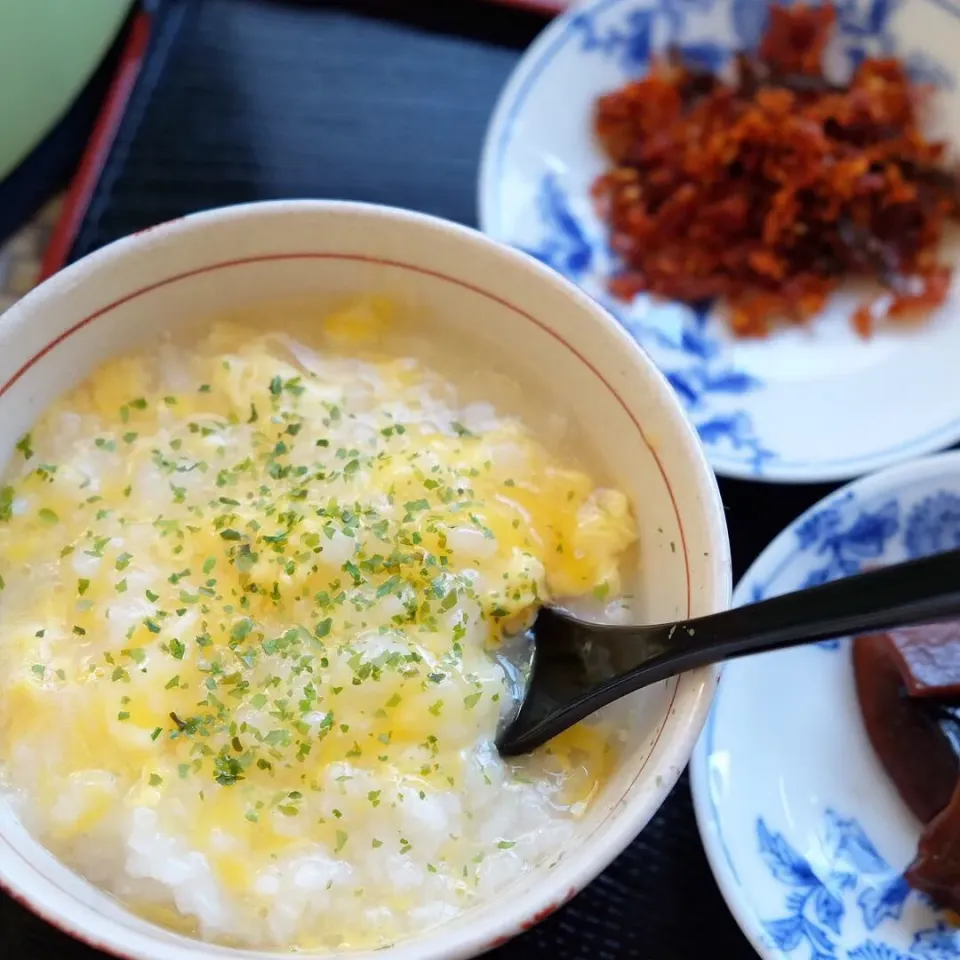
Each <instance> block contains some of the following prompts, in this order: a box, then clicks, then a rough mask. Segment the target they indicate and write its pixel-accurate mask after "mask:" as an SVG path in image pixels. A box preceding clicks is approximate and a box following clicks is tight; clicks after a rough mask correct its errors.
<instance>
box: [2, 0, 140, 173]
mask: <svg viewBox="0 0 960 960" xmlns="http://www.w3.org/2000/svg"><path fill="white" fill-rule="evenodd" d="M131 5H132V0H0V179H3V178H4V177H5V176H6V175H7V174H8V173H9V172H10V171H11V170H12V169H13V168H14V167H15V166H16V165H17V164H18V163H20V161H21V160H23V158H24V157H26V156H27V154H28V153H30V151H31V150H32V149H33V148H34V147H35V146H36V145H37V144H38V143H39V142H40V141H41V140H42V139H43V138H44V136H45V135H46V134H47V133H48V132H49V131H50V130H51V129H52V128H53V126H54V125H55V124H56V122H57V121H58V120H59V119H60V117H61V116H62V115H63V114H64V112H65V111H66V110H67V108H68V107H69V106H70V104H71V103H72V102H73V100H74V99H75V98H76V96H77V94H78V93H79V92H80V91H81V90H82V89H83V86H84V84H85V83H86V82H87V80H88V79H89V78H90V76H91V75H92V73H93V72H94V70H96V68H97V66H98V64H99V63H100V61H101V60H102V59H103V57H104V54H105V53H106V52H107V49H108V48H109V46H110V44H111V42H112V41H113V39H114V37H116V35H117V32H118V31H119V29H120V26H121V24H122V23H123V21H124V18H125V17H126V15H127V11H128V10H129V9H130V7H131Z"/></svg>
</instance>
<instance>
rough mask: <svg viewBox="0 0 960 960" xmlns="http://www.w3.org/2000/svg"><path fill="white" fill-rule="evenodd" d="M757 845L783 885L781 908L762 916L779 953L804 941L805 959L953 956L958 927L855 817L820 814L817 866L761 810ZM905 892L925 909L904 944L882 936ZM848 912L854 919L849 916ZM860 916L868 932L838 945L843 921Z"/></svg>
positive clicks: (940, 959)
mask: <svg viewBox="0 0 960 960" xmlns="http://www.w3.org/2000/svg"><path fill="white" fill-rule="evenodd" d="M756 829H757V846H758V849H759V853H760V856H761V857H762V858H763V861H764V863H765V864H766V866H767V868H768V870H769V871H770V874H771V876H772V877H773V878H774V879H775V880H777V881H778V882H779V883H780V884H782V885H783V886H784V887H786V888H787V893H786V896H785V898H784V908H783V911H782V912H781V913H780V914H779V915H778V916H777V917H776V918H775V919H772V920H766V921H764V924H763V926H764V930H765V931H766V933H767V935H768V936H769V938H770V940H771V941H772V943H773V944H774V945H775V946H776V947H777V949H778V950H780V951H781V952H782V953H784V954H787V955H791V954H793V953H795V952H797V951H800V950H802V949H803V948H805V951H804V953H803V954H801V955H804V956H808V957H810V958H811V960H836V958H838V957H842V956H846V957H847V958H849V960H957V958H960V932H958V931H957V930H956V929H955V928H953V927H951V926H950V925H948V924H947V923H946V922H945V921H944V920H943V919H942V916H941V915H940V914H938V913H937V911H935V910H934V908H933V907H932V906H931V905H930V903H929V901H928V900H927V899H926V898H925V897H923V896H922V895H921V894H918V893H916V892H914V891H912V890H911V889H910V888H909V887H908V886H907V884H906V883H905V881H904V880H903V878H902V877H901V876H899V875H898V874H897V873H895V872H894V871H893V870H892V869H891V867H890V865H889V864H888V863H887V861H886V860H885V859H884V858H883V857H882V856H881V855H880V854H879V853H878V851H877V849H876V847H875V846H874V844H873V843H872V842H871V840H870V838H869V837H868V835H867V833H866V831H865V830H864V829H863V827H862V826H861V825H860V823H859V822H858V821H857V820H856V819H855V818H853V817H844V816H841V815H840V814H838V813H837V812H836V811H834V810H830V809H828V810H827V811H826V812H825V814H824V821H823V829H822V831H821V837H820V838H819V839H820V845H819V849H818V851H817V866H816V867H815V866H814V865H813V863H812V862H811V861H810V860H808V859H807V858H806V857H804V856H802V855H801V854H800V853H798V852H797V851H796V850H795V849H794V848H793V847H792V846H791V845H790V844H789V843H788V842H787V841H786V840H785V839H784V838H783V836H782V835H781V834H779V833H777V832H775V831H774V830H772V829H771V828H770V827H769V826H768V825H767V823H766V822H765V821H764V819H763V818H762V817H760V818H758V819H757V826H756ZM908 900H916V901H918V906H919V907H921V908H922V909H926V910H928V911H930V912H931V915H932V917H933V920H932V921H931V923H932V925H931V926H930V927H929V928H925V929H922V930H920V931H919V932H918V933H916V934H914V935H913V939H912V942H911V943H910V945H909V948H908V950H907V952H903V951H902V950H900V949H897V948H895V947H893V946H891V945H890V944H889V943H887V942H884V941H883V940H882V939H880V937H881V935H882V932H883V931H882V928H883V925H884V924H885V923H886V922H887V921H888V920H893V921H896V920H899V918H900V916H901V914H902V912H903V909H904V906H905V904H906V903H907V901H908ZM851 918H852V919H851ZM848 919H849V920H850V926H851V928H853V927H855V926H856V924H857V923H858V922H859V923H860V924H862V926H863V927H864V929H865V930H866V931H867V932H868V933H869V934H870V936H869V937H868V938H867V939H864V940H863V941H862V942H860V943H859V944H858V945H857V946H855V947H853V948H852V949H849V950H845V951H844V952H843V953H841V952H838V951H839V950H840V949H841V947H840V944H841V943H843V942H849V941H844V940H843V933H844V925H845V923H847V921H848Z"/></svg>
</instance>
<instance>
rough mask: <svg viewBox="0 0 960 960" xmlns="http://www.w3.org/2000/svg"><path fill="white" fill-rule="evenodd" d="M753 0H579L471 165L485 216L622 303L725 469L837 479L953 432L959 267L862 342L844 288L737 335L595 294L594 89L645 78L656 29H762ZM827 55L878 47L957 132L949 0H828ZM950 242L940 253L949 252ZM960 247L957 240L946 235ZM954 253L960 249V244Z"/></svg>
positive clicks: (602, 258) (731, 39)
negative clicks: (761, 330)
mask: <svg viewBox="0 0 960 960" xmlns="http://www.w3.org/2000/svg"><path fill="white" fill-rule="evenodd" d="M767 6H768V0H594V2H592V3H587V4H586V5H584V6H578V7H575V8H574V9H573V10H571V11H568V12H567V13H566V14H564V15H563V16H561V17H559V18H558V19H557V20H555V21H554V22H553V24H551V26H550V27H548V28H547V30H546V31H544V33H543V34H542V35H541V36H540V37H539V38H538V40H537V41H536V43H534V44H533V46H532V47H531V48H530V50H529V51H528V52H527V54H526V55H525V56H524V58H523V59H522V60H521V62H520V64H519V66H518V67H517V69H516V71H515V73H514V75H513V77H512V78H511V79H510V81H509V83H508V84H507V86H506V88H505V89H504V91H503V93H502V95H501V98H500V102H499V104H498V105H497V108H496V111H495V113H494V115H493V118H492V120H491V124H490V127H489V130H488V132H487V139H486V143H485V146H484V154H483V160H482V165H481V173H480V185H479V203H480V211H479V213H480V224H481V227H482V228H483V230H485V231H486V232H487V233H489V234H492V235H493V236H494V237H496V238H497V239H500V240H504V241H507V242H509V243H512V244H515V245H517V246H519V247H522V248H524V249H526V250H528V251H529V252H531V253H532V254H534V255H535V256H537V257H539V258H540V259H541V260H543V261H545V262H546V263H548V264H550V265H551V266H553V267H555V268H556V269H557V270H559V271H560V272H562V273H564V274H566V275H567V276H568V277H571V278H572V279H574V280H576V281H577V282H578V283H579V284H581V285H582V286H583V287H584V288H585V289H586V290H587V291H588V292H589V293H591V294H592V295H593V296H595V297H596V298H597V299H598V300H600V301H601V302H602V303H603V304H604V305H605V306H606V307H607V308H608V309H610V310H611V311H612V312H613V313H614V314H615V315H616V316H617V317H619V318H620V320H621V321H622V323H623V324H624V326H626V327H627V328H628V329H629V330H630V331H631V332H632V333H633V334H634V335H635V336H636V338H637V340H638V341H639V342H640V343H641V344H642V345H643V346H644V347H645V348H646V349H647V351H648V352H649V353H650V355H651V356H652V357H653V359H654V360H655V362H656V363H657V364H658V365H659V366H660V368H661V369H662V370H663V371H664V372H665V373H666V375H667V377H668V378H669V379H670V381H671V383H672V384H673V386H674V388H675V389H676V390H677V392H678V393H679V395H680V397H681V398H682V399H683V401H684V403H685V405H686V407H687V410H688V412H689V414H690V416H691V418H692V420H693V421H694V423H695V424H696V426H697V428H698V429H699V431H700V437H701V439H702V440H703V442H704V444H705V445H706V448H707V452H708V456H709V457H710V461H711V463H712V464H713V467H714V469H715V470H716V471H717V472H718V473H720V474H723V475H725V476H734V477H747V478H759V479H766V480H779V481H814V480H837V479H846V478H848V477H853V476H857V475H860V474H864V473H867V472H869V471H871V470H875V469H878V468H880V467H883V466H887V465H889V464H890V463H894V462H897V461H901V460H907V459H909V458H910V457H914V456H917V455H919V454H922V453H928V452H931V451H933V450H937V449H942V448H943V447H947V446H950V445H951V444H953V443H955V442H956V441H957V440H960V380H958V378H957V377H956V374H955V369H956V361H955V358H956V357H958V356H960V282H958V283H956V284H955V285H954V290H953V293H952V296H951V298H950V299H949V301H948V303H947V304H946V305H945V306H944V307H943V308H942V309H941V310H940V311H939V312H938V313H937V314H936V315H935V316H934V317H932V318H931V319H930V320H929V322H927V323H926V324H924V325H922V326H919V327H916V328H912V329H902V328H901V329H891V330H885V331H882V332H880V333H878V334H877V335H875V336H874V337H873V339H872V340H870V341H869V342H866V343H865V342H864V341H862V340H861V339H860V338H859V337H857V335H856V334H855V333H854V332H853V331H852V329H851V327H850V323H849V319H850V316H851V313H852V311H853V307H854V305H855V304H856V302H857V299H856V297H854V296H853V295H850V294H847V295H842V296H838V297H837V298H836V301H835V302H833V303H832V304H831V305H830V306H829V307H828V309H827V310H825V311H824V313H823V315H822V316H821V317H820V318H818V320H817V322H816V323H815V324H813V325H812V326H811V327H810V328H809V329H789V330H782V331H779V332H777V333H775V334H774V335H772V336H771V337H769V338H768V339H765V340H761V341H756V340H754V341H742V340H741V341H734V340H733V339H732V338H731V337H730V335H729V334H728V333H727V332H726V330H725V329H724V327H723V325H722V324H721V323H720V322H719V321H718V320H717V318H716V317H713V316H711V315H710V314H709V312H705V311H703V312H697V311H694V310H691V309H689V308H687V307H683V306H680V305H674V304H664V303H663V302H652V301H651V300H650V298H648V297H639V298H637V300H636V301H634V302H633V303H632V304H630V305H627V304H624V303H622V302H617V301H614V300H613V299H612V298H611V297H609V296H608V295H607V293H606V283H605V278H606V277H607V276H608V275H609V273H610V271H611V270H612V269H613V268H614V266H615V264H614V260H613V258H612V257H611V255H610V252H609V250H608V248H607V244H606V241H605V239H604V231H603V228H602V226H601V224H600V223H599V221H598V219H597V217H596V216H595V214H594V211H593V207H592V205H591V202H590V199H589V188H590V185H591V183H592V182H593V180H594V178H595V177H596V175H597V174H599V173H600V172H601V171H602V170H603V168H604V159H603V157H602V155H601V153H600V151H599V149H598V147H597V146H596V144H595V142H594V139H593V136H592V123H591V118H592V110H593V104H594V102H595V101H596V98H597V97H598V96H599V95H601V94H602V93H605V92H607V91H610V90H613V89H615V88H616V87H618V86H620V85H622V84H623V83H624V82H625V81H626V80H627V79H629V78H631V77H636V76H638V75H642V74H643V73H644V72H645V70H646V69H647V66H648V63H649V60H650V55H651V52H653V51H655V50H658V49H662V48H663V47H664V46H666V45H667V44H670V43H674V44H676V45H677V46H679V47H680V48H681V49H682V50H683V51H685V52H686V53H687V54H688V55H691V56H694V57H695V58H696V60H697V62H700V63H703V62H706V63H708V64H713V65H716V66H718V67H719V66H722V65H723V64H724V62H725V61H726V60H727V59H728V57H729V56H730V54H731V52H732V51H734V50H739V49H744V48H748V47H751V46H753V45H754V44H755V43H756V41H757V39H758V37H759V36H760V34H761V33H762V30H763V27H764V22H765V17H766V10H767ZM836 6H837V7H838V10H839V13H840V17H839V34H838V42H837V44H836V50H835V51H834V55H833V59H834V60H835V64H834V66H835V68H836V70H837V71H838V72H842V71H847V72H849V71H850V69H851V68H852V66H853V65H854V64H855V63H856V62H857V61H858V59H859V58H862V57H863V56H864V55H867V54H884V55H886V54H893V55H896V56H899V57H900V58H901V59H902V60H904V61H905V62H906V63H907V65H908V66H909V68H910V69H911V71H912V72H913V74H914V75H915V77H916V78H917V79H918V80H921V81H924V82H929V83H933V84H935V85H937V86H938V87H939V88H940V96H939V97H937V98H936V100H935V103H936V106H937V112H936V115H935V116H934V117H932V118H931V120H932V122H933V125H934V127H935V130H934V131H933V132H934V133H935V134H936V135H938V136H944V137H946V138H948V139H951V140H953V141H955V142H957V143H958V144H960V60H958V57H957V53H956V51H957V50H960V0H836ZM952 252H953V251H949V252H948V254H947V255H948V256H951V255H952ZM958 253H960V250H958ZM957 259H960V257H958V258H957Z"/></svg>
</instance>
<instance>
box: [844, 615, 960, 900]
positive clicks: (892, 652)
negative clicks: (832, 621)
mask: <svg viewBox="0 0 960 960" xmlns="http://www.w3.org/2000/svg"><path fill="white" fill-rule="evenodd" d="M853 670H854V678H855V682H856V688H857V698H858V700H859V703H860V710H861V713H862V715H863V720H864V725H865V726H866V730H867V736H868V737H869V739H870V743H871V744H872V746H873V748H874V751H875V752H876V754H877V757H878V758H879V760H880V762H881V764H882V765H883V767H884V769H885V770H886V772H887V775H888V776H889V777H890V780H891V781H892V782H893V784H894V786H895V787H896V788H897V791H898V792H899V794H900V796H901V797H902V798H903V801H904V802H905V803H906V804H907V806H908V807H909V808H910V809H911V810H912V811H913V813H914V814H915V815H916V817H917V818H918V819H919V820H920V821H921V823H922V824H923V832H922V834H921V837H920V844H919V848H918V850H917V855H916V857H915V858H914V861H913V863H912V864H911V865H910V867H909V868H908V870H907V873H906V879H907V882H908V883H909V884H910V885H911V886H912V887H914V888H915V889H917V890H921V891H923V892H924V893H926V894H928V895H929V896H931V897H932V898H933V899H934V900H936V901H937V902H938V903H940V904H941V905H942V906H944V907H948V908H949V909H951V910H953V911H954V912H960V760H958V754H957V743H958V730H960V711H958V709H957V707H958V705H960V624H958V623H947V624H934V625H932V626H925V627H910V628H906V629H901V630H892V631H890V632H889V633H880V634H870V635H867V636H862V637H857V638H856V640H855V641H854V644H853Z"/></svg>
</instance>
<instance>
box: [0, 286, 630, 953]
mask: <svg viewBox="0 0 960 960" xmlns="http://www.w3.org/2000/svg"><path fill="white" fill-rule="evenodd" d="M388 313H389V310H388V309H387V305H385V304H383V303H381V302H379V301H375V300H371V301H364V302H361V303H358V304H355V305H353V306H350V307H348V308H346V309H344V310H342V311H340V312H338V313H335V314H333V315H332V316H329V317H327V318H326V319H325V321H324V324H323V326H324V332H323V334H322V335H321V336H320V337H319V339H318V343H317V344H315V345H314V347H313V348H308V347H307V346H306V345H305V344H304V342H302V341H301V340H299V339H294V338H293V337H292V336H284V335H278V334H276V333H264V332H263V330H262V329H254V328H251V327H249V326H245V325H242V324H237V323H231V322H223V323H218V324H216V325H215V326H214V327H213V328H212V329H211V332H210V333H209V335H208V336H206V337H205V339H203V340H202V341H201V342H200V343H198V344H194V345H192V346H191V347H190V348H189V349H188V348H186V347H182V346H177V345H173V344H167V345H164V346H163V348H162V349H159V350H155V351H153V352H151V353H144V354H142V355H138V356H130V357H124V358H121V359H118V360H115V361H112V362H109V363H107V364H106V365H105V366H103V367H101V368H100V369H99V370H97V371H96V372H95V373H94V374H93V375H92V376H91V377H90V378H89V379H88V380H87V381H86V382H85V383H84V384H82V385H81V386H80V387H79V388H77V389H75V390H73V391H72V392H71V393H70V394H69V395H67V396H66V397H64V398H63V399H61V400H60V401H59V402H58V403H57V404H56V405H55V406H53V407H52V408H51V409H50V410H48V411H47V413H46V414H45V415H44V416H43V417H42V419H41V420H40V421H39V422H38V423H37V424H36V425H35V427H34V428H33V430H32V431H31V432H30V433H29V434H27V435H25V436H24V437H23V438H22V439H21V440H20V442H19V443H18V444H17V449H16V452H15V453H14V455H13V460H12V463H11V466H10V468H9V470H8V473H7V477H6V479H5V480H4V481H3V482H4V484H5V485H4V486H3V487H2V490H0V574H2V581H0V582H2V590H0V623H2V633H0V766H2V779H3V785H4V787H5V788H6V791H7V793H8V794H9V796H10V798H11V801H12V802H13V803H14V804H15V805H16V809H17V810H18V812H19V815H20V816H21V818H22V819H23V821H24V822H25V823H26V825H27V826H28V827H29V828H30V829H31V830H32V831H34V833H35V834H36V835H37V836H38V837H39V838H40V839H41V840H42V841H43V842H44V843H45V845H46V846H47V847H48V848H49V849H50V850H52V851H53V852H54V853H56V854H57V855H58V856H60V857H61V858H62V859H63V860H64V861H65V862H67V863H69V864H70V865H71V866H73V867H74V868H76V869H77V870H78V871H80V872H81V873H83V874H84V875H85V876H86V877H88V878H89V879H90V880H92V881H93V882H95V883H97V884H98V885H100V886H102V887H103V888H104V889H106V890H108V891H110V892H111V893H113V894H115V895H116V896H117V897H119V898H120V899H122V900H123V901H124V902H125V903H127V904H129V905H130V906H131V908H132V909H134V910H136V911H137V912H139V913H140V914H141V915H143V916H146V917H148V918H150V919H153V920H156V921H157V922H160V923H163V924H166V925H168V926H172V927H174V928H176V929H181V930H184V931H187V932H190V933H193V934H195V935H198V936H202V937H204V938H207V939H211V940H216V941H221V942H226V943H233V944H237V945H242V946H257V947H281V948H291V947H298V948H302V949H321V950H322V949H324V948H338V947H339V948H345V947H369V946H377V945H382V944H386V943H389V942H392V941H393V940H395V939H397V938H399V937H402V936H405V935H409V934H411V933H415V932H419V931H421V930H423V929H425V928H427V927H429V926H431V925H434V924H436V923H439V922H442V921H444V920H446V919H449V918H451V917H453V916H455V915H456V914H457V913H459V912H460V911H461V910H463V909H465V908H467V907H469V906H471V905H473V904H475V903H477V902H478V901H480V900H482V899H485V898H487V897H490V896H492V895H494V894H496V893H497V892H498V891H499V890H501V889H502V888H503V887H504V886H506V885H507V884H508V883H510V882H511V881H512V880H514V879H516V877H517V876H519V875H520V874H521V873H522V872H523V871H525V870H527V869H530V868H531V867H533V866H535V865H536V864H537V863H538V862H540V861H541V860H542V859H543V858H544V857H545V856H546V855H548V854H551V853H555V852H556V851H557V850H558V849H559V848H560V847H561V846H562V845H563V843H564V842H565V841H566V840H567V839H569V838H570V836H571V835H572V833H573V829H574V823H575V821H576V819H577V818H578V817H579V816H581V815H582V814H583V812H584V810H585V809H586V807H587V805H588V804H589V802H590V800H591V797H592V796H593V794H594V793H595V791H596V790H597V788H598V785H599V784H600V783H601V782H602V780H603V777H604V775H605V771H606V769H607V767H608V765H609V763H610V760H611V757H610V750H611V747H610V745H609V743H608V741H607V738H605V737H604V736H603V733H602V728H601V727H597V726H590V725H584V724H581V725H578V726H577V727H575V728H573V729H571V730H570V731H568V732H567V733H565V734H564V735H563V736H561V737H560V738H558V739H556V740H555V741H553V742H552V743H551V744H549V745H548V746H547V747H546V748H543V749H541V750H540V751H538V752H537V753H536V754H534V755H533V756H531V757H527V758H523V759H520V760H516V761H504V760H503V759H501V758H500V757H499V756H498V754H497V752H496V750H495V748H494V746H493V737H494V735H495V732H496V728H497V721H498V718H499V716H500V711H501V708H502V707H503V706H504V704H503V700H504V698H506V697H507V696H508V687H507V685H506V683H505V678H504V676H503V672H502V669H501V667H500V666H499V665H497V664H496V662H495V661H494V660H493V659H492V658H491V656H490V655H489V651H490V649H491V646H492V645H495V644H496V643H497V642H498V640H499V639H500V636H501V631H502V630H503V628H504V624H505V623H509V622H510V621H511V619H515V618H516V617H518V616H522V615H523V614H524V613H528V612H529V611H530V610H531V609H532V608H535V606H536V605H538V604H540V603H543V602H545V601H548V600H550V599H552V598H576V597H595V598H601V599H602V600H603V601H604V602H607V601H608V600H610V599H611V598H615V597H617V596H618V595H619V594H620V592H621V584H620V574H619V570H618V568H619V565H620V562H621V559H622V556H623V553H624V551H626V550H627V549H628V548H629V547H630V546H631V544H632V543H633V541H634V540H635V525H634V522H633V519H632V517H631V514H630V509H629V505H628V503H627V500H626V498H625V497H624V496H623V494H621V493H619V492H617V491H615V490H612V489H607V488H603V487H599V486H597V485H596V484H595V482H594V481H593V480H592V479H591V478H590V477H589V476H587V475H586V474H585V473H583V472H581V471H580V470H578V469H573V468H571V467H569V466H567V465H565V464H564V463H563V462H560V460H558V459H557V457H556V454H555V453H554V452H553V451H548V449H547V448H546V447H545V446H544V445H542V444H541V443H540V442H538V440H537V439H536V438H535V436H534V435H533V433H531V432H530V430H529V429H528V428H527V427H525V426H524V424H523V423H521V422H520V421H519V420H518V419H516V418H514V417H510V416H506V415H501V414H498V413H495V412H494V409H493V407H491V406H490V405H487V404H477V403H464V402H463V400H462V398H461V397H459V396H458V392H457V390H456V389H455V387H454V385H453V384H451V383H450V382H448V381H447V380H446V379H444V378H443V377H442V376H441V375H439V374H438V373H436V372H434V371H433V370H432V369H431V368H430V367H428V366H427V365H426V364H425V363H423V362H422V361H420V360H417V359H413V358H411V357H409V356H406V355H402V354H401V355H397V354H394V355H389V354H387V353H384V352H383V350H380V349H375V347H376V343H377V341H376V333H377V330H378V329H379V328H380V327H381V326H382V325H383V324H384V323H385V322H386V320H387V314H388ZM490 399H496V398H490Z"/></svg>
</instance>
